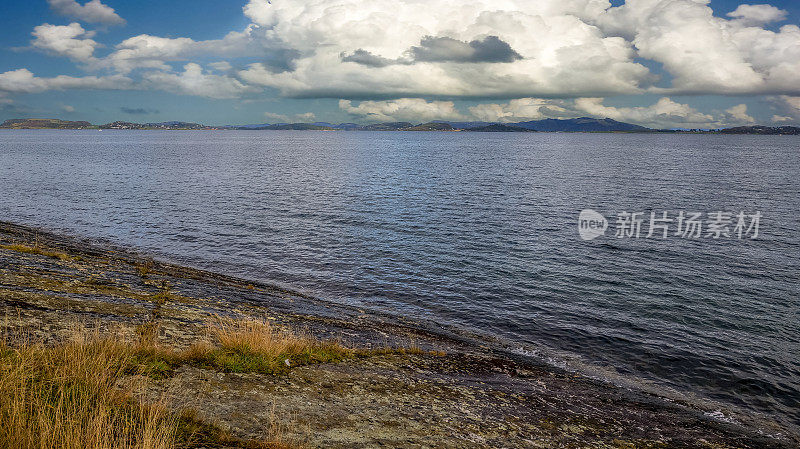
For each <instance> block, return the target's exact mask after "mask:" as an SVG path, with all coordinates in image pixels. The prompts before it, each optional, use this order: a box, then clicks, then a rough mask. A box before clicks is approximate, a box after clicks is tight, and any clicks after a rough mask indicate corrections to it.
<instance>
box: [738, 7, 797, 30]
mask: <svg viewBox="0 0 800 449" xmlns="http://www.w3.org/2000/svg"><path fill="white" fill-rule="evenodd" d="M787 14H788V13H787V12H786V11H785V10H783V9H780V8H776V7H774V6H772V5H739V7H738V8H736V10H734V11H732V12H729V13H728V17H733V18H734V19H738V20H739V21H741V22H742V24H743V25H746V26H763V25H766V24H768V23H772V22H780V21H783V20H786V15H787Z"/></svg>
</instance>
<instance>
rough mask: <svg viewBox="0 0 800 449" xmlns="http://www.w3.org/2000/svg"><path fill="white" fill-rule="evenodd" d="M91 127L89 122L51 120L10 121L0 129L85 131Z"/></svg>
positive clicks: (0, 126)
mask: <svg viewBox="0 0 800 449" xmlns="http://www.w3.org/2000/svg"><path fill="white" fill-rule="evenodd" d="M92 127H93V126H92V124H91V123H89V122H70V121H67V120H58V119H52V118H28V119H11V120H6V121H5V122H3V124H2V125H0V128H4V129H86V128H92Z"/></svg>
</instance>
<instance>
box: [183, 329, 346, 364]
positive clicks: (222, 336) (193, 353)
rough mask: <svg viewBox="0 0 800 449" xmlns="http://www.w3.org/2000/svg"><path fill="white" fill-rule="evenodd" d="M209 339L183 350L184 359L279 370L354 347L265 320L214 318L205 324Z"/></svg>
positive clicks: (332, 358)
mask: <svg viewBox="0 0 800 449" xmlns="http://www.w3.org/2000/svg"><path fill="white" fill-rule="evenodd" d="M209 334H210V337H211V338H210V339H211V343H200V344H197V345H194V346H193V347H192V348H190V349H189V350H187V351H186V352H184V354H183V355H182V358H183V359H184V361H186V362H189V363H194V364H200V365H205V366H210V367H212V368H215V369H218V370H222V371H229V372H258V373H263V374H280V373H284V372H286V371H288V370H289V369H290V368H292V367H295V366H301V365H310V364H315V363H327V362H338V361H341V360H344V359H347V358H350V357H352V356H353V355H354V354H355V351H353V350H352V349H349V348H346V347H344V346H343V345H342V344H340V343H338V342H335V341H320V340H317V339H315V338H313V337H311V336H309V335H306V334H301V333H295V332H292V331H290V330H287V329H281V328H278V327H276V326H274V325H273V324H272V323H270V322H269V321H268V320H256V319H243V320H234V319H227V318H217V319H216V320H215V321H213V322H211V323H210V325H209Z"/></svg>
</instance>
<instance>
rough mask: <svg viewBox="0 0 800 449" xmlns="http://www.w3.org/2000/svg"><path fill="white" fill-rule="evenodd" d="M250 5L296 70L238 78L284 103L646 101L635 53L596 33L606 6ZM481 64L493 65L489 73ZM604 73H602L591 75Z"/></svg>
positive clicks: (523, 0)
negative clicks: (639, 95) (621, 97)
mask: <svg viewBox="0 0 800 449" xmlns="http://www.w3.org/2000/svg"><path fill="white" fill-rule="evenodd" d="M425 6H426V7H425V8H421V7H420V4H419V3H418V2H416V1H410V0H310V1H308V2H305V3H304V4H303V6H302V7H299V6H298V5H297V3H296V2H294V1H291V0H273V1H271V2H267V1H266V0H251V1H250V2H249V3H248V5H247V6H246V7H245V14H246V15H247V16H248V17H250V19H251V20H252V21H253V23H254V24H255V25H257V26H258V30H260V31H261V32H265V33H266V35H268V36H269V39H270V41H271V42H273V43H274V44H275V45H280V46H282V47H283V48H291V49H293V50H294V51H295V52H296V58H295V59H294V60H293V63H294V64H293V68H292V69H291V70H288V71H285V72H282V73H275V71H274V70H270V68H269V67H267V66H265V65H264V64H252V65H250V66H248V67H247V68H246V69H244V70H242V71H241V73H240V76H241V78H242V79H244V80H246V81H247V82H249V83H252V84H258V85H262V86H265V87H270V88H273V89H276V90H278V91H279V92H280V93H281V94H282V95H285V96H289V97H330V98H348V99H363V98H368V99H377V98H406V97H429V96H439V97H451V98H458V97H462V98H475V97H501V98H519V97H533V96H537V97H538V96H564V97H576V96H581V95H587V94H597V93H606V94H620V93H635V92H641V91H643V89H644V88H646V87H647V86H649V85H650V84H651V83H652V82H653V81H655V78H654V77H653V76H652V75H651V74H650V73H649V70H648V69H647V68H646V67H645V66H643V65H641V64H639V63H638V62H636V61H635V60H634V59H635V57H636V55H635V51H634V49H633V46H632V44H631V43H630V42H627V41H626V40H625V39H623V38H621V37H618V36H605V35H604V34H603V32H602V30H600V29H599V28H598V27H596V26H594V25H592V24H591V23H590V22H591V21H593V20H594V19H595V18H596V17H597V16H598V15H599V14H601V13H602V12H603V11H605V8H607V7H608V3H607V1H605V0H566V1H562V0H539V1H535V2H532V1H527V0H506V1H504V2H502V4H500V5H498V4H497V3H496V1H492V0H471V1H469V2H466V3H465V2H455V1H453V0H430V1H428V2H426V5H425ZM483 63H493V64H491V65H488V64H483ZM599 74H602V76H598V75H599Z"/></svg>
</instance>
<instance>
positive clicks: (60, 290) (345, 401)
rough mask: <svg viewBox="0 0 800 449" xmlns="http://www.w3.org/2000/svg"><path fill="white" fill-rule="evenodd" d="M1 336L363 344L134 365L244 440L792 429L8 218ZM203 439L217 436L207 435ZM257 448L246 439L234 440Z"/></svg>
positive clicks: (319, 442)
mask: <svg viewBox="0 0 800 449" xmlns="http://www.w3.org/2000/svg"><path fill="white" fill-rule="evenodd" d="M0 304H1V305H2V308H3V319H2V327H3V334H4V336H5V339H6V341H8V342H9V344H10V345H12V346H13V344H14V342H15V341H17V340H19V339H22V338H27V339H35V340H37V341H43V342H45V343H46V344H54V343H55V342H58V341H60V340H62V339H64V338H67V336H68V335H69V332H70V330H71V329H73V328H74V327H75V326H76V325H86V326H99V327H100V328H101V329H102V330H103V331H108V332H111V331H112V330H113V329H117V330H119V329H137V328H141V327H142V326H146V325H153V327H152V328H153V329H156V330H157V335H156V338H157V340H158V342H159V344H160V345H163V346H165V347H171V348H177V349H180V348H185V347H189V346H190V345H191V344H192V343H193V342H195V341H197V340H198V339H199V338H202V336H203V335H204V333H205V332H206V330H207V329H206V327H207V323H208V320H209V318H210V317H220V316H223V317H231V318H236V319H239V318H256V319H264V320H269V321H270V322H273V323H275V325H276V326H280V327H283V328H289V329H292V330H293V331H295V332H301V333H304V334H309V335H310V336H312V337H313V338H315V339H319V340H331V339H334V340H337V341H339V342H341V343H342V344H343V345H344V346H346V347H348V348H358V349H360V350H361V351H362V354H364V355H362V356H359V357H353V358H348V359H345V360H341V361H336V362H330V363H312V364H306V365H304V366H291V364H289V363H288V360H287V369H286V370H285V372H282V373H279V374H265V373H259V372H233V371H230V370H216V369H213V368H210V367H207V366H197V365H192V364H186V365H181V366H176V367H175V368H174V369H172V370H170V371H169V372H168V373H167V374H166V375H163V376H142V375H137V374H131V375H130V379H126V381H130V382H134V383H135V384H136V389H135V390H136V392H137V393H136V397H137V398H138V400H140V401H144V402H153V401H156V402H162V403H164V404H166V405H167V407H169V408H171V409H175V410H178V409H191V410H193V413H195V414H196V416H197V417H198V420H200V421H203V422H208V423H213V425H215V426H218V427H219V428H221V429H224V430H226V431H227V432H229V433H230V435H233V436H234V437H236V438H238V439H240V440H236V441H255V440H258V439H260V438H263V437H264V436H265V435H267V434H268V433H269V432H272V431H273V430H274V429H275V428H279V429H281V433H282V435H284V436H285V437H286V438H287V439H288V440H290V441H293V442H295V443H293V444H295V445H297V446H300V447H326V448H327V447H342V448H344V447H347V448H371V447H403V448H434V447H435V448H446V447H452V448H474V447H492V448H497V447H507V448H512V447H513V448H518V447H519V448H522V447H524V448H583V447H586V448H667V447H670V448H671V447H691V448H781V447H785V448H791V447H798V445H800V440H798V439H797V437H795V436H792V435H788V434H787V433H785V432H782V431H781V429H778V428H771V427H769V426H768V425H766V424H760V425H759V426H755V425H752V424H750V423H747V424H740V423H726V422H720V421H717V420H715V419H714V418H713V417H710V416H707V415H706V414H704V413H703V411H702V410H698V409H695V408H692V407H691V406H689V405H688V404H679V403H675V402H672V401H667V400H664V399H662V398H659V397H656V396H652V395H646V394H643V393H638V392H634V391H629V390H626V389H622V388H619V387H615V386H613V385H610V384H607V383H603V382H599V381H596V380H592V379H589V378H586V377H582V376H579V375H576V374H573V373H569V372H565V371H560V370H558V369H555V368H551V367H548V366H543V365H537V364H532V363H530V362H526V361H523V360H518V359H515V358H514V357H513V356H511V355H509V354H506V353H504V352H502V351H501V350H499V349H495V348H490V347H486V346H480V345H475V344H474V343H470V342H469V341H467V340H466V339H459V338H451V337H449V336H446V335H444V334H438V333H435V332H431V331H430V330H425V329H424V328H422V327H418V326H415V325H414V323H413V322H408V323H406V322H403V321H398V320H392V319H389V318H387V317H382V316H378V315H374V314H370V313H366V312H365V311H361V310H358V309H352V308H348V307H343V306H339V305H334V304H330V303H327V302H324V301H321V300H318V299H315V298H312V297H308V296H305V295H302V294H299V293H296V292H292V291H288V290H284V289H280V288H277V287H274V286H270V285H267V284H260V283H255V282H250V281H246V280H242V279H237V278H233V277H229V276H224V275H220V274H215V273H211V272H207V271H201V270H196V269H192V268H187V267H181V266H175V265H171V264H167V263H162V262H157V261H154V260H152V259H149V258H147V257H144V256H142V255H140V254H136V253H135V252H132V251H128V250H123V249H120V248H113V247H109V246H105V245H97V244H91V243H87V242H85V241H83V240H81V239H78V238H72V237H66V236H61V235H55V234H52V233H48V232H45V231H41V230H36V229H32V228H28V227H24V226H19V225H15V224H11V223H4V222H0ZM198 447H220V446H218V445H217V446H214V445H211V444H209V445H208V446H202V445H201V446H198ZM240 447H250V446H246V445H243V446H240Z"/></svg>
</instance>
